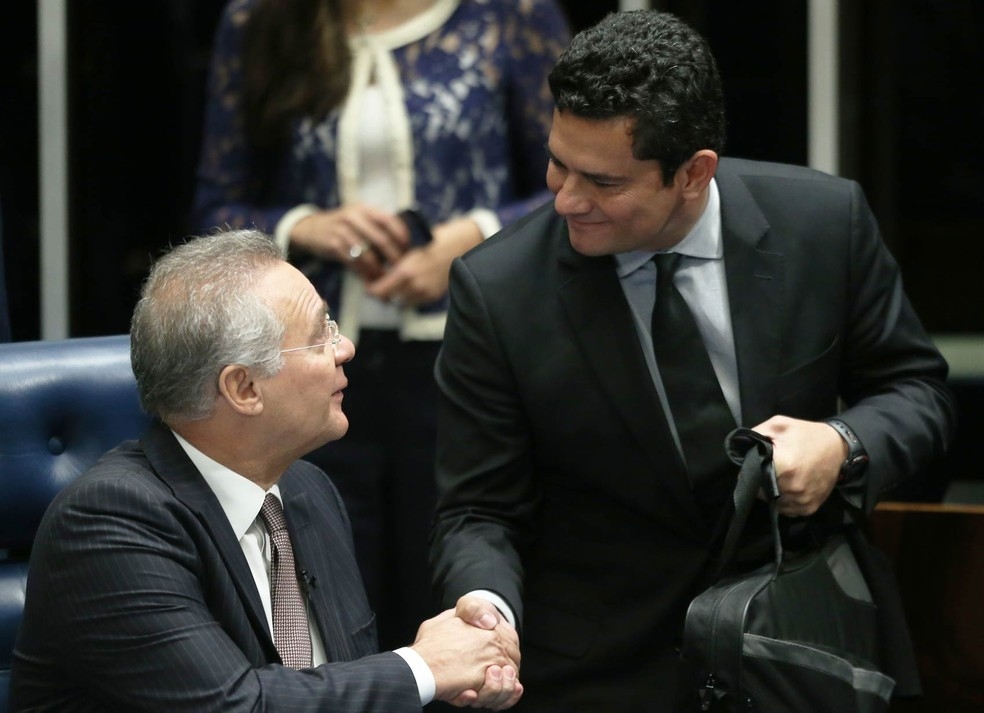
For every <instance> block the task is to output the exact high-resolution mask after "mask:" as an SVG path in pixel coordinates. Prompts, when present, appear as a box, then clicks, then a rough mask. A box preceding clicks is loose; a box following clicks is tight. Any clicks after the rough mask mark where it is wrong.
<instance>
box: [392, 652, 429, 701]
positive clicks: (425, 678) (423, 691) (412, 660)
mask: <svg viewBox="0 0 984 713" xmlns="http://www.w3.org/2000/svg"><path fill="white" fill-rule="evenodd" d="M393 653H395V654H397V655H398V656H400V657H402V658H403V660H404V661H406V662H407V666H409V667H410V671H411V672H413V677H414V678H415V679H416V680H417V691H418V692H419V693H420V705H422V706H426V705H427V704H428V703H430V702H431V701H433V700H434V694H435V693H437V682H436V681H435V680H434V674H433V673H431V670H430V666H428V665H427V662H426V661H424V659H423V657H421V655H420V654H418V653H417V652H416V651H414V650H413V649H411V648H410V647H409V646H403V647H401V648H399V649H397V650H396V651H394V652H393Z"/></svg>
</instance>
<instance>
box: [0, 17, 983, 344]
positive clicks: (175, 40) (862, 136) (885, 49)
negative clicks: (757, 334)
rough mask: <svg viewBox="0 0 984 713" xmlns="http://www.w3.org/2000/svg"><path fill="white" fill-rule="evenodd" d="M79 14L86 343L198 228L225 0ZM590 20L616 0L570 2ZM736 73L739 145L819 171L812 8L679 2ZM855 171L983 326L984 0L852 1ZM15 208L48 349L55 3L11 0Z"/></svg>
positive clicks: (940, 312) (11, 252)
mask: <svg viewBox="0 0 984 713" xmlns="http://www.w3.org/2000/svg"><path fill="white" fill-rule="evenodd" d="M67 4H68V13H69V20H68V57H69V164H70V184H69V204H70V218H69V230H70V246H69V249H70V265H71V275H70V288H69V290H70V292H69V293H70V296H71V305H72V308H71V315H70V331H71V336H84V335H98V334H114V333H122V332H125V331H127V328H128V323H129V316H130V313H131V311H132V308H133V303H134V301H135V299H136V295H137V292H138V290H139V285H140V282H141V280H142V279H143V276H144V275H145V273H146V270H147V267H148V265H149V262H150V260H151V259H152V258H153V257H154V256H155V255H157V254H159V252H160V251H161V250H162V249H163V248H164V247H166V246H167V244H168V243H169V242H170V241H174V240H180V239H182V238H184V237H185V236H186V235H188V233H189V226H188V220H187V217H188V211H189V207H190V201H191V195H192V188H193V181H194V171H195V163H196V160H197V152H198V144H199V137H200V123H201V112H202V105H203V97H204V84H205V76H206V71H207V66H208V60H209V49H210V44H211V38H212V32H213V30H214V28H215V25H216V22H217V19H218V16H219V13H220V11H221V8H222V4H223V1H222V0H146V1H145V2H139V3H135V2H132V0H126V1H124V0H92V1H90V2H85V3H82V2H69V3H67ZM562 4H563V5H564V6H565V8H566V9H567V11H568V16H569V18H570V20H571V24H572V26H573V27H574V28H575V29H580V28H583V27H585V26H586V25H588V24H590V23H593V22H595V21H597V20H598V19H600V18H601V17H602V16H603V15H604V14H605V13H607V12H609V11H612V10H615V9H616V8H617V3H616V2H615V0H607V1H602V0H590V2H589V1H588V0H566V2H564V0H562ZM655 4H656V5H658V6H659V7H661V8H663V9H668V10H671V11H673V12H676V13H678V14H679V15H681V16H682V17H684V18H685V19H687V20H688V21H689V22H691V23H692V24H693V25H694V26H695V27H697V28H698V29H700V30H701V31H702V32H703V33H704V34H705V35H706V36H707V37H708V39H709V41H710V43H711V46H712V48H713V49H714V52H715V54H716V56H717V58H718V61H719V64H720V66H721V72H722V76H723V81H724V86H725V92H726V99H727V105H728V117H729V142H728V149H727V151H726V153H728V154H730V155H734V156H743V157H749V158H760V159H769V160H777V161H786V162H792V163H805V162H806V161H807V115H806V99H807V86H806V73H807V58H806V51H807V38H806V12H807V3H806V0H772V1H769V0H749V1H748V2H742V3H737V2H734V1H733V0H669V1H665V2H660V3H655ZM840 7H841V16H842V17H841V21H842V43H843V46H842V61H841V66H842V75H843V81H844V93H843V96H842V97H841V107H842V112H841V120H840V121H841V127H840V128H841V131H842V136H843V145H844V155H843V156H842V169H841V172H842V174H843V175H846V176H849V177H852V178H856V179H858V180H859V181H860V182H861V184H862V185H863V186H864V188H865V190H866V192H867V194H868V196H869V199H870V200H871V203H872V206H873V208H874V210H875V213H876V215H877V216H878V217H879V220H880V223H881V226H882V229H883V232H884V233H885V237H886V240H887V241H888V244H889V246H890V247H891V248H892V250H893V252H894V253H895V255H896V257H897V258H898V259H899V261H900V263H901V265H902V270H903V275H904V277H905V280H906V285H907V288H908V291H909V294H910V297H911V298H912V300H913V302H914V303H915V305H916V309H917V310H918V312H919V313H920V315H921V316H922V318H923V320H924V322H925V324H926V326H927V328H928V329H929V330H930V331H931V332H933V333H957V334H973V333H984V308H982V307H981V305H980V303H981V301H982V300H981V295H982V289H981V287H980V281H979V278H978V273H979V272H980V271H981V268H982V267H984V240H982V239H981V236H982V234H984V231H982V227H984V226H982V218H981V210H980V209H979V208H978V205H979V204H980V203H981V202H982V198H984V149H982V142H981V138H980V127H981V126H982V125H984V92H982V91H981V90H982V86H981V79H980V77H981V73H982V70H984V63H982V57H981V52H982V50H981V43H980V41H979V40H980V35H981V28H982V27H984V3H982V2H980V1H979V0H947V2H938V1H935V0H896V1H894V2H892V1H891V0H854V1H853V2H851V3H840ZM0 53H2V55H0V56H2V58H3V62H2V65H0V66H2V85H0V205H2V211H3V212H2V220H3V225H2V235H3V240H4V252H5V255H6V272H7V284H8V292H9V297H10V302H11V311H12V314H11V319H12V330H13V338H14V339H15V340H26V339H37V338H39V334H40V325H39V276H38V131H37V123H38V116H37V112H38V98H37V69H38V47H37V3H36V2H31V1H29V0H13V1H8V2H3V3H0Z"/></svg>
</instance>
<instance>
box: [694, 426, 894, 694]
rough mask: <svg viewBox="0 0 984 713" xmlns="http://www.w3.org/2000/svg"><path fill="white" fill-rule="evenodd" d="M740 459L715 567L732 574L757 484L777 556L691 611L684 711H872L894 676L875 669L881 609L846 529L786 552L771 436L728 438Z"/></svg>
mask: <svg viewBox="0 0 984 713" xmlns="http://www.w3.org/2000/svg"><path fill="white" fill-rule="evenodd" d="M728 450H729V453H730V455H731V458H732V460H734V461H735V462H736V463H740V464H741V472H740V474H739V476H738V484H737V486H736V488H735V496H734V501H735V513H734V516H733V518H732V521H731V524H730V526H729V529H728V532H727V534H726V536H725V540H724V545H723V547H722V551H721V557H720V560H719V565H718V573H721V572H724V571H728V569H729V567H730V566H731V564H732V563H733V561H734V558H735V553H736V550H737V547H738V542H739V539H740V537H741V534H742V530H743V529H744V528H745V525H746V522H747V520H748V515H749V513H750V512H751V509H752V505H753V503H754V501H755V499H756V495H757V493H758V492H759V489H760V488H761V489H762V491H763V492H764V493H765V494H766V497H767V499H768V500H769V503H770V505H769V509H770V516H771V517H770V524H771V531H772V539H773V544H774V551H775V561H774V562H770V563H768V564H766V565H764V566H761V567H759V568H758V569H754V570H752V571H749V572H746V573H743V574H740V575H732V576H725V577H721V578H719V579H717V580H716V581H715V584H713V585H712V586H711V587H710V588H708V589H707V590H706V591H704V592H703V593H701V594H700V595H699V596H697V597H696V598H695V599H694V600H693V602H691V604H690V607H689V609H688V611H687V616H686V622H685V627H684V641H683V647H682V651H681V659H682V663H683V667H682V670H683V681H682V687H681V689H682V690H681V698H680V705H679V709H680V710H682V711H688V712H689V711H743V712H746V713H747V712H749V711H762V712H765V713H780V712H785V711H790V712H792V711H795V712H796V713H810V712H811V711H815V712H816V713H821V712H822V713H830V712H832V711H836V712H837V713H854V712H857V713H878V712H879V711H886V710H888V705H889V700H890V697H891V695H892V691H893V689H894V687H895V682H894V680H893V679H892V678H890V677H889V676H886V675H885V674H883V673H882V672H881V671H880V670H879V667H878V665H877V658H878V653H877V652H878V644H877V642H878V636H877V634H878V630H877V626H878V624H877V611H876V608H875V605H874V603H873V602H872V597H871V593H870V592H869V590H868V586H867V585H866V583H865V581H864V577H863V576H862V574H861V571H860V569H859V568H858V564H857V561H856V560H855V557H854V554H853V552H852V549H851V546H850V544H849V543H848V541H847V539H846V537H845V536H844V535H838V534H834V535H831V536H830V537H827V538H826V539H825V541H824V542H823V543H822V544H819V545H817V546H815V547H811V548H808V549H807V550H806V551H802V552H796V553H793V552H790V551H787V550H784V549H783V542H782V537H781V536H780V529H779V523H778V512H777V510H776V504H775V500H776V499H777V498H778V497H779V492H778V486H777V483H776V475H775V467H774V466H773V463H772V444H771V442H770V441H769V440H768V439H767V438H765V437H764V436H761V435H760V434H758V433H755V432H754V431H751V430H749V429H737V430H736V431H734V432H732V434H731V435H730V436H729V437H728Z"/></svg>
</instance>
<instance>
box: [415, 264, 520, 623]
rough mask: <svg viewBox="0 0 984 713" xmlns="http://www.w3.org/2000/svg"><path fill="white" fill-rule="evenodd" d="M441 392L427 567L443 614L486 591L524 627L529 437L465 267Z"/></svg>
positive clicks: (455, 278) (455, 267) (456, 269)
mask: <svg viewBox="0 0 984 713" xmlns="http://www.w3.org/2000/svg"><path fill="white" fill-rule="evenodd" d="M451 291H452V294H453V295H454V299H453V300H452V302H451V308H450V310H449V312H448V320H447V326H446V328H445V335H444V343H443V348H442V350H441V353H440V356H439V358H438V361H437V366H436V368H435V375H436V378H437V384H438V388H439V389H440V400H439V411H438V419H439V420H438V433H439V436H438V447H437V481H438V490H439V493H440V494H441V495H440V499H439V502H438V512H437V518H436V524H435V529H434V532H433V535H432V548H431V564H432V570H433V572H434V577H435V583H436V585H437V586H438V589H439V591H441V592H442V601H443V603H444V605H445V606H453V605H454V602H455V601H456V600H457V598H458V597H460V596H461V595H463V594H466V593H467V592H469V591H472V590H475V589H486V590H491V591H493V592H495V593H496V594H498V595H500V596H501V597H503V598H504V599H505V600H506V602H507V603H508V604H509V605H510V606H511V607H512V609H513V612H514V613H515V615H516V617H517V622H521V621H522V584H521V583H522V577H523V572H522V565H521V561H520V555H519V553H520V550H521V548H522V546H523V543H524V542H525V539H526V537H527V535H528V531H529V528H530V525H531V520H532V516H533V511H534V507H535V495H536V489H535V485H534V472H533V464H532V458H531V456H530V451H529V439H530V435H529V428H528V426H527V425H526V419H525V417H524V415H523V409H522V405H521V403H520V400H519V398H518V396H517V395H516V394H517V387H516V385H515V384H514V383H513V382H512V377H511V375H510V371H509V367H508V366H507V364H506V360H505V359H504V358H503V356H502V354H501V353H500V352H499V350H498V349H497V346H496V345H497V341H496V337H495V335H494V333H493V328H492V322H491V319H490V316H489V314H488V311H487V309H486V306H485V304H484V302H483V296H482V294H481V292H480V289H479V287H478V285H477V283H476V281H475V280H474V278H473V276H472V275H471V273H470V272H469V271H468V267H467V264H466V263H465V262H464V261H462V260H460V259H458V260H455V262H454V263H453V264H452V269H451Z"/></svg>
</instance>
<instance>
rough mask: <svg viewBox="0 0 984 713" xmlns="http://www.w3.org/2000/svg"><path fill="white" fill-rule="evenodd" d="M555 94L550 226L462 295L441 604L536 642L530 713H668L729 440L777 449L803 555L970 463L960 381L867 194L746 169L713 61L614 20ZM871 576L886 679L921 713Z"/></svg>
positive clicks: (530, 659)
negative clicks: (479, 612)
mask: <svg viewBox="0 0 984 713" xmlns="http://www.w3.org/2000/svg"><path fill="white" fill-rule="evenodd" d="M550 87H551V90H552V92H553V95H554V100H555V104H556V109H555V112H554V118H553V126H552V128H551V132H550V137H549V141H548V145H547V149H548V156H549V160H550V163H549V167H548V169H547V183H548V185H549V187H550V189H551V191H552V192H553V193H554V196H555V198H554V201H553V203H551V204H548V205H546V206H544V207H543V208H542V209H540V210H538V211H536V212H534V213H533V214H531V215H530V216H528V217H527V218H525V219H523V220H521V221H519V222H518V223H516V224H514V225H512V226H510V227H508V228H507V229H505V230H503V231H502V232H501V233H500V234H499V235H498V236H496V237H494V238H492V239H490V240H489V241H487V242H486V243H485V244H484V245H482V246H480V247H478V248H476V249H474V250H472V251H471V252H469V253H468V254H467V255H465V256H464V257H463V258H460V259H458V260H456V261H455V262H454V264H453V266H452V270H451V306H450V310H449V314H448V321H447V329H446V332H445V338H444V343H443V347H442V351H441V354H440V356H439V358H438V363H437V367H436V372H435V373H436V377H437V381H438V386H439V388H440V390H441V394H442V400H441V411H440V420H439V443H438V461H437V478H438V484H439V489H440V501H439V506H438V516H437V521H436V527H435V530H434V533H433V537H432V551H431V558H432V563H433V565H434V568H435V579H436V582H437V584H438V585H439V587H440V589H441V590H442V592H443V594H444V597H445V601H446V603H449V604H450V603H453V602H455V600H456V599H457V598H458V597H460V596H462V595H464V594H467V593H473V594H479V595H481V596H483V597H485V598H486V599H488V600H489V601H490V604H489V611H490V612H491V613H493V614H494V615H497V616H503V617H505V618H507V619H509V620H510V621H514V622H515V623H516V624H517V625H518V627H519V630H520V639H521V647H522V654H523V659H522V665H523V670H522V672H523V681H524V687H525V693H524V698H523V701H521V703H520V707H521V708H523V709H524V710H535V711H589V710H590V711H600V710H604V711H643V710H644V711H669V710H673V709H674V701H675V700H676V695H677V692H676V690H675V689H676V688H677V681H678V659H679V656H678V653H677V647H678V646H679V645H680V639H681V635H682V626H683V622H684V617H685V613H686V610H687V606H688V604H689V602H690V601H691V600H692V599H693V597H694V596H695V595H697V594H698V593H699V592H700V591H702V589H703V588H705V587H706V586H707V585H708V577H709V574H710V573H711V572H712V571H713V569H714V564H715V563H714V555H715V553H716V551H717V549H718V547H719V545H720V539H721V534H722V531H723V529H724V528H723V526H722V525H723V524H724V523H726V522H727V520H728V516H729V514H730V513H729V507H730V494H731V491H732V490H733V488H734V484H735V478H736V475H737V468H736V467H735V466H734V465H733V464H731V463H730V462H729V461H728V459H727V458H726V457H725V452H724V448H723V442H724V440H725V437H726V435H727V434H728V433H729V432H730V431H731V430H732V429H734V428H735V427H736V426H747V427H751V428H754V429H755V430H757V431H759V432H760V433H762V434H764V435H766V436H768V437H769V438H771V440H772V441H773V444H774V452H775V466H776V470H777V473H778V483H779V490H780V493H781V496H780V498H779V500H778V507H779V511H780V512H781V514H782V516H783V517H782V519H783V521H784V523H783V527H784V528H785V529H786V530H787V531H788V532H789V533H790V534H792V535H794V536H803V537H807V536H809V537H813V536H823V534H824V533H826V532H829V531H830V530H831V529H833V528H840V529H843V528H845V527H847V528H848V529H850V528H852V527H856V526H855V525H849V526H845V525H844V524H843V523H844V522H845V518H846V517H849V516H850V517H852V518H854V520H856V519H857V518H859V517H861V516H863V514H864V513H866V512H868V511H870V510H871V509H872V508H873V507H874V506H875V504H876V502H877V501H878V499H879V498H880V497H883V496H884V493H885V492H886V491H887V490H888V489H890V488H891V487H892V486H893V485H895V484H897V483H898V482H900V481H902V480H904V479H905V478H907V477H909V476H912V475H913V474H914V473H916V472H917V471H918V470H920V469H921V468H923V467H924V466H926V465H927V463H929V462H930V461H931V460H933V459H934V458H936V457H938V456H940V455H941V454H942V453H943V452H944V451H945V449H946V447H947V445H948V443H949V442H950V440H951V438H952V434H953V429H954V408H953V403H952V399H951V396H950V394H949V393H948V391H947V389H946V386H945V383H944V382H945V379H946V374H947V365H946V362H945V361H944V360H943V358H942V357H941V356H940V354H939V352H938V351H937V350H936V349H935V347H934V346H933V344H932V342H931V341H930V339H929V338H928V336H927V335H926V333H925V331H924V330H923V327H922V325H921V324H920V321H919V319H918V317H917V315H916V314H915V312H914V311H913V308H912V306H911V305H910V303H909V301H908V299H907V298H906V296H905V293H904V292H903V289H902V285H901V278H900V274H899V269H898V266H897V264H896V262H895V260H894V259H893V258H892V256H891V254H890V253H889V251H888V249H887V248H886V246H885V244H884V243H883V241H882V239H881V236H880V234H879V230H878V227H877V223H876V221H875V218H874V216H873V215H872V212H871V210H870V209H869V207H868V204H867V202H866V200H865V197H864V194H863V192H862V190H861V188H860V187H859V186H858V185H857V184H856V183H855V182H853V181H849V180H844V179H841V178H837V177H833V176H829V175H826V174H823V173H820V172H818V171H815V170H811V169H807V168H802V167H795V166H786V165H779V164H773V163H764V162H757V161H747V160H740V159H736V158H725V157H723V156H722V152H723V149H724V137H725V121H724V109H723V95H722V89H721V84H720V80H719V77H718V71H717V68H716V66H715V61H714V59H713V57H712V55H711V52H710V50H709V48H708V46H707V44H706V42H705V41H704V39H703V38H701V37H700V35H699V34H698V33H696V32H695V31H694V30H693V29H691V28H690V27H688V26H687V25H686V24H684V23H683V22H681V21H680V20H679V19H678V18H676V17H674V16H673V15H670V14H666V13H660V12H652V11H636V12H622V13H615V14H612V15H609V16H608V17H607V18H605V19H604V20H602V21H601V22H600V23H599V24H598V25H596V26H595V27H592V28H590V29H588V30H586V31H584V32H582V33H580V34H579V35H578V36H577V37H575V39H574V40H573V42H572V44H571V45H570V47H569V48H568V49H567V50H566V52H565V53H564V54H563V55H562V57H561V58H560V60H559V62H558V64H557V65H556V67H555V69H554V70H553V72H552V73H551V75H550ZM689 336H692V337H693V340H692V341H691V342H689V346H688V343H687V337H689ZM758 515H759V516H761V515H764V513H758ZM865 554H866V553H864V552H861V553H860V554H859V560H860V561H861V562H862V567H863V568H864V569H865V570H866V571H865V574H866V576H867V579H868V584H869V586H870V588H871V590H872V595H873V597H874V599H875V601H876V603H878V605H879V611H880V613H882V614H883V620H884V621H885V623H887V624H888V625H887V626H883V627H882V629H883V630H884V632H885V636H884V637H883V638H884V640H882V641H879V642H877V645H875V648H877V649H878V651H879V657H880V660H879V662H878V665H879V666H880V667H881V668H882V670H885V671H887V672H889V673H890V674H891V675H892V676H894V677H895V678H896V680H897V689H896V690H897V691H900V692H912V691H913V690H914V689H915V688H917V687H918V677H917V675H916V672H915V666H914V661H913V659H912V656H911V647H910V646H909V642H908V639H907V636H906V630H905V625H904V621H903V620H901V615H900V612H899V611H897V610H894V613H895V615H896V616H894V618H893V617H892V613H893V609H892V605H893V603H896V604H897V596H893V595H896V593H895V591H894V583H893V581H892V578H891V574H890V572H889V571H888V570H886V569H881V570H879V569H878V568H877V567H876V566H875V560H874V559H873V558H870V557H867V556H864V555H865ZM867 554H870V553H867ZM493 605H494V606H493Z"/></svg>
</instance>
